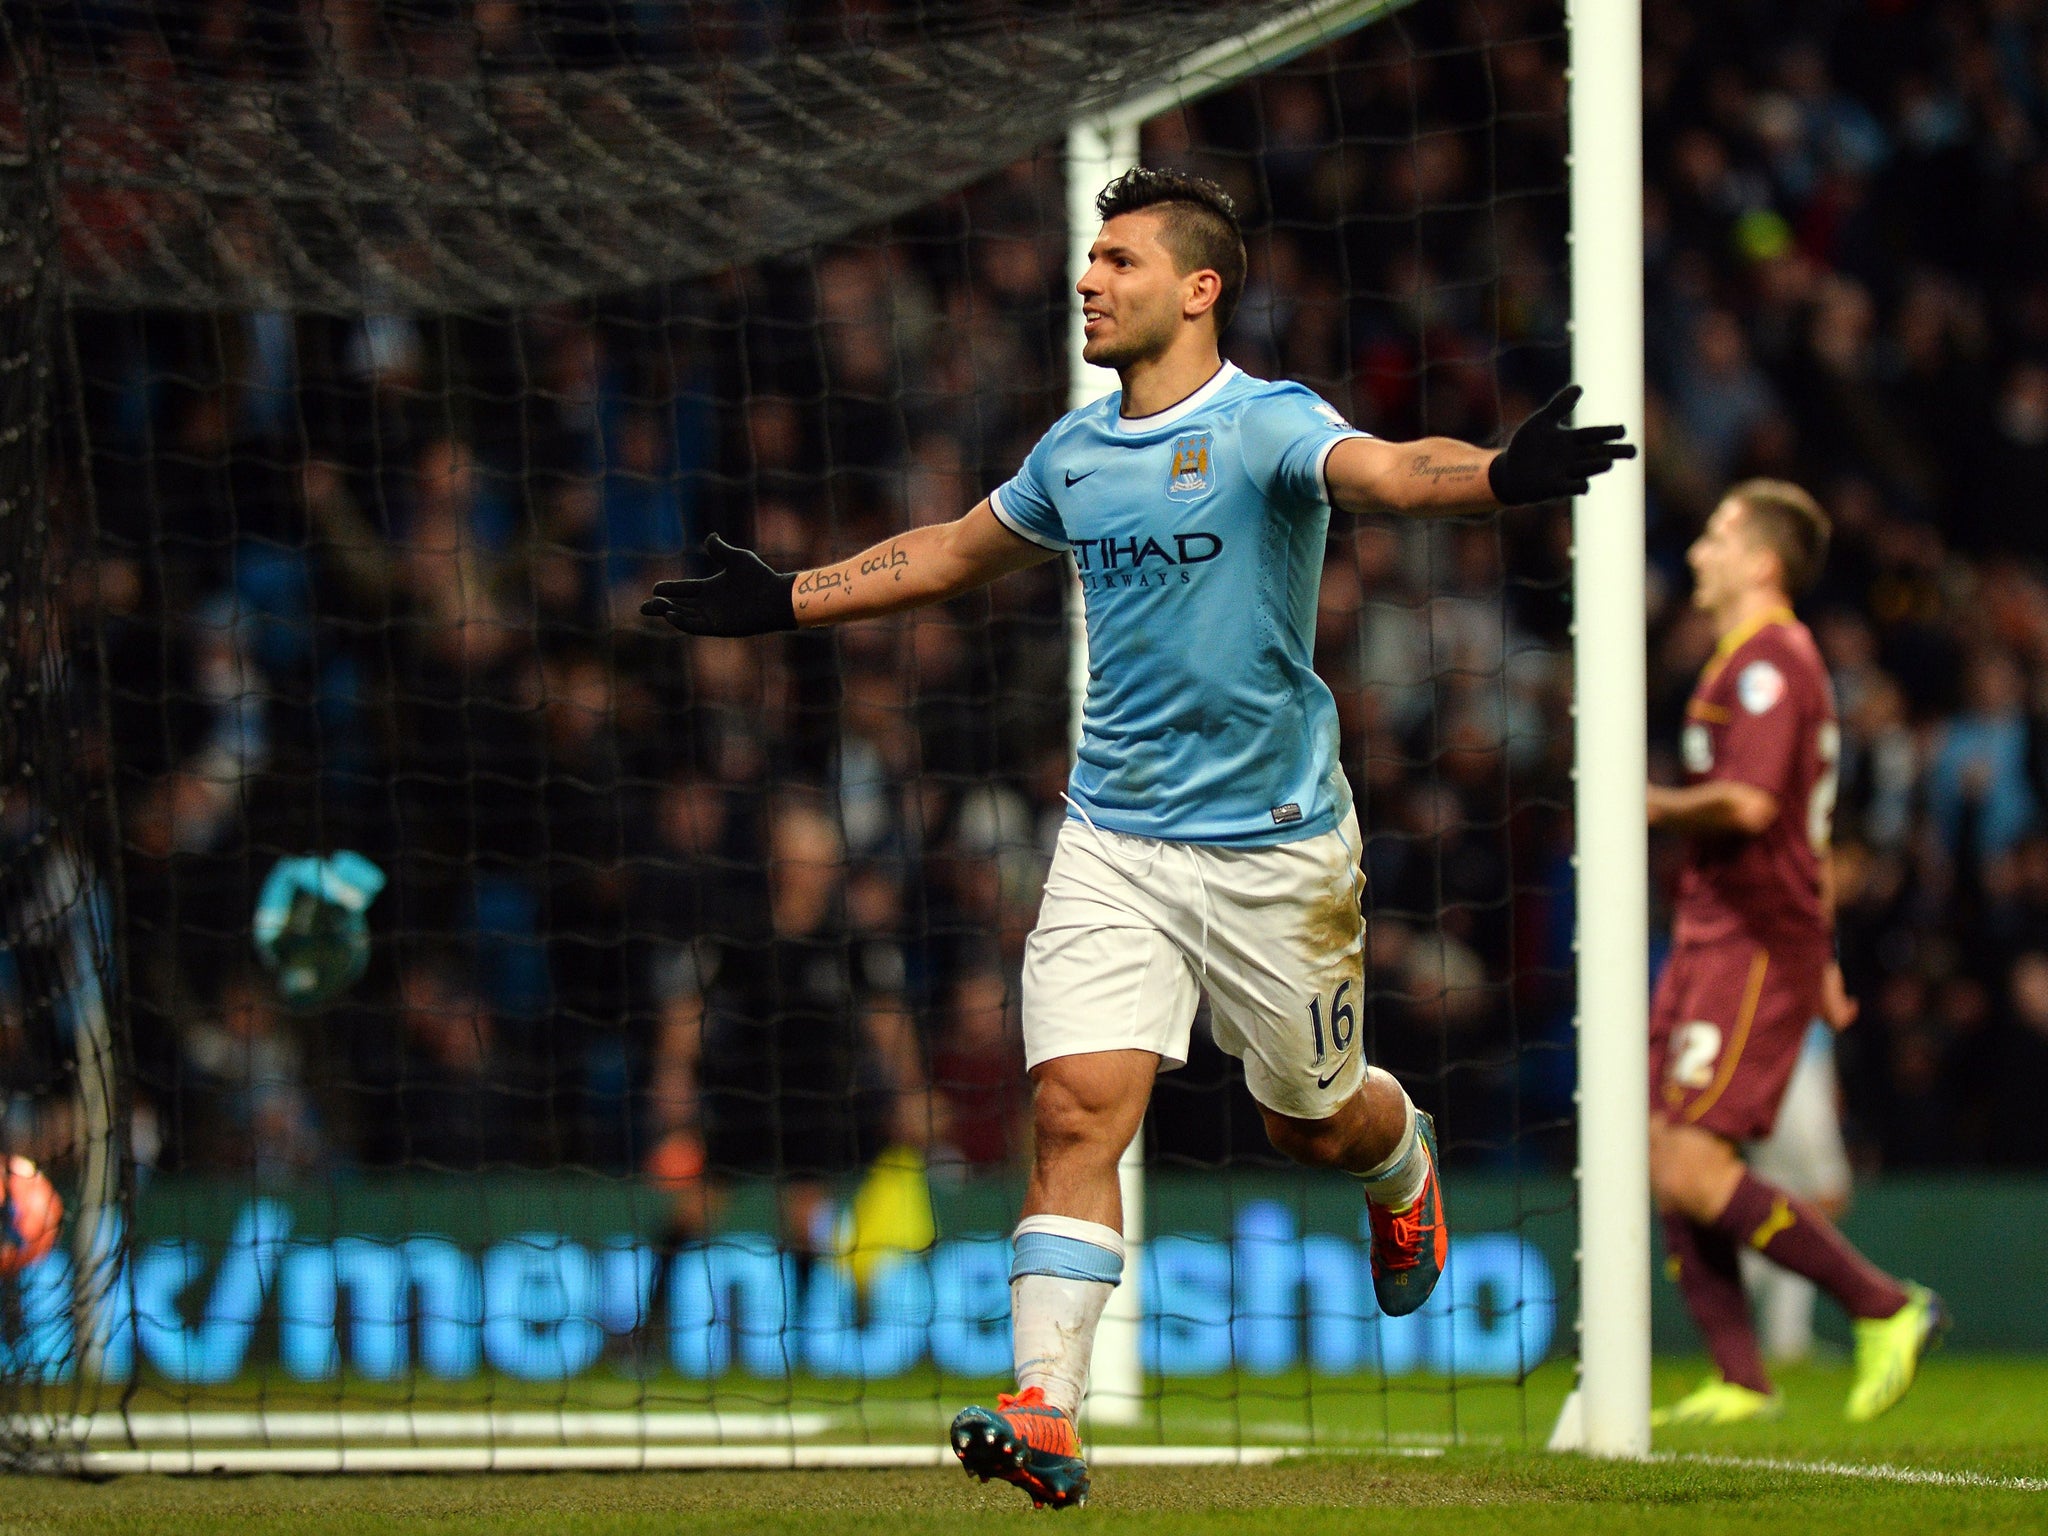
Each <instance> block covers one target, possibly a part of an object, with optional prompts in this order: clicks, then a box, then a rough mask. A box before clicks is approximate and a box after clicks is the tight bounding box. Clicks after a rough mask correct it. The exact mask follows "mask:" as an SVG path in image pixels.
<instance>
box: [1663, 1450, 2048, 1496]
mask: <svg viewBox="0 0 2048 1536" xmlns="http://www.w3.org/2000/svg"><path fill="white" fill-rule="evenodd" d="M1650 1459H1651V1460H1652V1461H1685V1462H1691V1463H1693V1464H1694V1465H1696V1466H1703V1467H1736V1468H1741V1469H1744V1470H1747V1471H1752V1472H1808V1473H1812V1474H1814V1475H1816V1476H1820V1477H1861V1478H1866V1479H1868V1480H1870V1481H1871V1482H1878V1483H1916V1484H1920V1485H1923V1486H1925V1487H1929V1488H1998V1489H2004V1490H2006V1491H2008V1492H2012V1493H2048V1477H1996V1476H1993V1475H1992V1474H1991V1473H1989V1472H1938V1471H1935V1470H1934V1469H1933V1468H1931V1467H1892V1466H1886V1465H1884V1464H1883V1463H1881V1462H1880V1463H1866V1462H1854V1461H1791V1460H1786V1459H1781V1458H1779V1457H1774V1456H1709V1455H1706V1454H1704V1453H1702V1452H1698V1451H1692V1452H1687V1453H1685V1454H1682V1455H1679V1454H1673V1453H1671V1452H1666V1453H1664V1454H1662V1455H1658V1456H1653V1457H1651V1458H1650Z"/></svg>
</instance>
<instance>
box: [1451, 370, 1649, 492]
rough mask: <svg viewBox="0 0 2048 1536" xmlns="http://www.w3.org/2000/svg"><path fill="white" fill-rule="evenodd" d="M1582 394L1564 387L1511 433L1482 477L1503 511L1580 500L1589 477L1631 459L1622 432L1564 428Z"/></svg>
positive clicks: (1622, 429) (1573, 386)
mask: <svg viewBox="0 0 2048 1536" xmlns="http://www.w3.org/2000/svg"><path fill="white" fill-rule="evenodd" d="M1584 393H1585V391H1584V390H1582V389H1580V388H1579V386H1578V385H1576V384H1567V385H1566V386H1565V387H1564V388H1563V389H1560V390H1559V391H1558V392H1557V393H1556V394H1555V395H1552V396H1551V397H1550V404H1548V405H1546V406H1544V407H1543V409H1542V410H1540V411H1538V412H1537V413H1536V414H1535V415H1534V416H1531V417H1530V418H1529V419H1528V420H1527V421H1525V422H1523V423H1522V424H1521V425H1520V426H1519V427H1517V428H1515V435H1514V436H1513V437H1511V438H1509V439H1508V445H1507V447H1505V448H1503V449H1502V450H1501V451H1500V455H1499V457H1497V458H1496V459H1495V460H1494V461H1493V464H1492V466H1491V467H1490V468H1489V469H1488V470H1487V472H1486V480H1487V484H1488V485H1490V486H1491V487H1492V488H1493V494H1494V499H1495V500H1497V501H1498V502H1499V503H1500V504H1501V505H1502V506H1504V507H1524V506H1527V505H1529V503H1531V502H1535V501H1558V500H1561V499H1562V498H1564V497H1566V496H1583V495H1585V494H1586V483H1587V482H1588V481H1589V480H1591V479H1592V478H1593V476H1595V475H1604V474H1606V473H1607V471H1608V470H1610V469H1612V468H1614V461H1615V460H1616V459H1632V458H1634V457H1635V456H1636V449H1635V444H1633V443H1624V442H1621V441H1620V440H1619V439H1620V437H1621V435H1622V433H1624V432H1626V431H1627V430H1628V428H1626V427H1568V426H1566V425H1565V424H1564V419H1565V417H1567V416H1569V415H1571V413H1572V407H1573V406H1575V405H1577V404H1578V403H1579V396H1580V395H1582V394H1584Z"/></svg>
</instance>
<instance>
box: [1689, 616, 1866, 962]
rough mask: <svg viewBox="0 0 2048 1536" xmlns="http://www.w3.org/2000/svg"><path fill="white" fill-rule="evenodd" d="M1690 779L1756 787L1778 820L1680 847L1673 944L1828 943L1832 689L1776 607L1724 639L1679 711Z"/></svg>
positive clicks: (1797, 630)
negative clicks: (1825, 893) (1825, 864)
mask: <svg viewBox="0 0 2048 1536" xmlns="http://www.w3.org/2000/svg"><path fill="white" fill-rule="evenodd" d="M1681 748H1682V752H1681V755H1682V757H1683V758H1684V761H1685V771H1686V782H1687V783H1688V784H1698V783H1701V782H1703V781H1705V780H1708V779H1722V780H1733V781H1735V782H1737V783H1742V784H1753V785H1755V786H1756V787H1757V788H1758V789H1761V790H1766V791H1768V792H1769V793H1770V794H1771V795H1773V796H1774V797H1776V799H1777V802H1778V817H1777V820H1775V821H1773V822H1772V823H1771V824H1770V826H1768V827H1766V828H1765V829H1764V830H1763V831H1762V832H1760V833H1758V834H1757V835H1756V836H1754V837H1739V836H1736V837H1730V836H1699V835H1695V836H1693V837H1691V838H1688V839H1687V846H1686V854H1685V866H1684V870H1683V872H1682V873H1681V874H1680V876H1679V881H1678V913H1677V920H1676V922H1675V923H1674V924H1673V937H1674V938H1675V939H1676V940H1677V941H1678V942H1679V943H1681V944H1689V943H1706V942H1711V941H1713V940H1717V939H1725V938H1730V937H1733V936H1735V935H1737V934H1746V935H1748V936H1750V937H1752V938H1755V939H1757V940H1759V941H1761V942H1763V943H1765V944H1767V945H1770V946H1771V947H1773V948H1776V947H1777V946H1779V945H1780V944H1786V945H1791V944H1800V943H1802V942H1806V941H1810V942H1817V943H1820V944H1826V943H1827V942H1828V936H1829V933H1830V931H1831V927H1832V925H1831V922H1830V920H1829V918H1828V916H1827V915H1826V914H1825V913H1824V912H1822V910H1821V901H1820V861H1821V859H1822V858H1823V857H1825V856H1826V853H1827V848H1828V839H1829V836H1830V832H1831V828H1832V823H1833V819H1834V811H1835V772H1836V766H1835V765H1836V758H1837V756H1838V755H1839V753H1840V750H1841V734H1840V731H1839V730H1838V728H1837V727H1836V724H1835V690H1834V685H1833V683H1832V682H1830V681H1829V679H1828V673H1827V666H1826V664H1825V663H1824V662H1822V660H1821V657H1820V650H1819V648H1818V647H1817V646H1815V645H1814V643H1813V636H1812V634H1811V633H1809V632H1808V630H1807V628H1806V626H1805V625H1804V624H1802V623H1800V622H1799V621H1798V620H1797V619H1796V618H1794V617H1793V616H1792V611H1791V610H1790V609H1789V608H1780V609H1777V610H1775V611H1773V612H1771V613H1769V614H1766V615H1765V616H1764V618H1763V619H1762V620H1761V621H1760V622H1759V623H1757V624H1754V625H1749V626H1745V627H1744V628H1742V629H1737V630H1733V631H1731V632H1730V633H1728V634H1727V635H1724V636H1723V637H1722V640H1721V643H1720V644H1719V645H1718V646H1716V647H1715V649H1714V655H1713V658H1712V659H1711V660H1710V661H1708V663H1707V665H1706V667H1705V669H1704V670H1703V671H1702V672H1701V673H1700V680H1699V684H1698V686H1697V687H1695V688H1694V689H1693V692H1692V699H1691V701H1690V702H1689V703H1688V704H1687V705H1686V707H1685V734H1684V737H1683V739H1682V741H1681Z"/></svg>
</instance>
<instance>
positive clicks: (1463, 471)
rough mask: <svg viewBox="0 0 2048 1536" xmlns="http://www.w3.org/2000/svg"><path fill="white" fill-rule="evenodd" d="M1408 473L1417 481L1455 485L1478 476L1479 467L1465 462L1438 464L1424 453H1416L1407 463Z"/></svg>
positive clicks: (1468, 461)
mask: <svg viewBox="0 0 2048 1536" xmlns="http://www.w3.org/2000/svg"><path fill="white" fill-rule="evenodd" d="M1408 473H1409V475H1410V476H1411V477H1412V478H1414V479H1417V480H1429V481H1433V482H1435V483H1437V484H1450V485H1457V484H1462V483H1463V482H1465V481H1467V480H1470V479H1472V478H1474V477H1475V476H1477V475H1478V473H1479V465H1477V464H1474V463H1472V462H1471V461H1470V460H1467V461H1466V462H1464V463H1462V464H1461V463H1455V462H1454V463H1448V464H1445V463H1439V462H1438V461H1437V460H1435V459H1433V458H1431V457H1430V456H1429V455H1428V454H1426V453H1418V454H1416V455H1415V457H1414V458H1412V459H1410V460H1409V461H1408Z"/></svg>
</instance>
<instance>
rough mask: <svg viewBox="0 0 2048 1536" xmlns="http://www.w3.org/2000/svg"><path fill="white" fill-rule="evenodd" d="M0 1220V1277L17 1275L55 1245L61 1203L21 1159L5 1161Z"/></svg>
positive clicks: (40, 1174) (37, 1171)
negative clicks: (4, 1195)
mask: <svg viewBox="0 0 2048 1536" xmlns="http://www.w3.org/2000/svg"><path fill="white" fill-rule="evenodd" d="M0 1216H4V1217H5V1221H4V1224H0V1275H13V1274H19V1273H20V1272H21V1271H22V1270H24V1269H26V1268H28V1267H29V1265H31V1264H33V1263H35V1261H36V1260H37V1259H40V1258H41V1257H42V1256H43V1255H44V1254H46V1253H48V1252H49V1251H50V1250H51V1249H52V1248H54V1247H55V1246H56V1245H57V1227H58V1224H59V1223H60V1222H62V1221H63V1220H64V1202H63V1201H62V1200H60V1199H58V1198H57V1188H56V1186H55V1185H54V1184H52V1183H51V1182H50V1181H49V1179H48V1177H46V1176H45V1175H44V1173H43V1170H42V1169H40V1168H38V1167H37V1166H36V1165H35V1164H34V1163H32V1162H30V1161H29V1160H28V1159H27V1158H25V1157H10V1158H8V1159H7V1203H6V1206H5V1208H4V1210H0Z"/></svg>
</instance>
